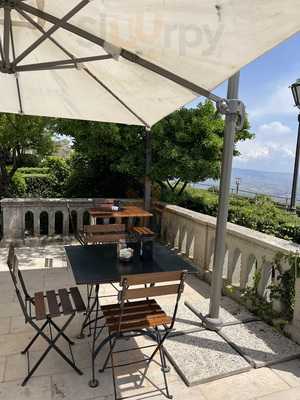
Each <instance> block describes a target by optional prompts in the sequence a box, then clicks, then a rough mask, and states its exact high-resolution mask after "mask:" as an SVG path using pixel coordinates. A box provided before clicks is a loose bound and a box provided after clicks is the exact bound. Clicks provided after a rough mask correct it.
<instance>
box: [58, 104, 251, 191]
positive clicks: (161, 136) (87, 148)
mask: <svg viewBox="0 0 300 400" xmlns="http://www.w3.org/2000/svg"><path fill="white" fill-rule="evenodd" d="M54 129H55V131H56V132H57V133H59V134H62V135H70V136H72V137H73V138H74V149H75V151H76V153H77V154H78V155H79V158H80V159H81V161H82V160H84V163H81V167H80V168H81V169H82V166H83V165H84V164H85V167H86V168H87V169H89V171H90V172H89V174H88V175H89V176H90V177H91V176H92V175H94V176H95V178H96V179H98V182H99V180H100V175H101V174H102V175H103V176H104V175H105V174H106V175H107V174H113V173H119V174H124V175H127V176H132V177H138V178H139V179H142V178H143V176H144V172H145V151H144V133H145V130H144V128H142V127H130V126H125V125H116V124H102V123H98V122H89V121H76V120H56V121H55V126H54ZM249 129H250V126H249V123H248V120H246V122H245V125H244V128H243V130H242V131H240V132H238V133H237V134H236V143H237V142H238V141H240V140H246V139H251V138H252V137H253V134H252V133H250V131H249ZM223 137H224V119H223V118H222V116H221V115H220V114H219V113H218V112H217V111H216V108H215V107H214V105H213V103H212V102H210V101H206V102H204V103H203V104H201V103H200V104H199V105H198V107H196V108H193V109H186V108H183V109H181V110H179V111H176V112H174V113H172V114H171V115H170V116H168V117H166V118H164V119H163V120H162V121H160V122H159V123H157V124H156V125H155V126H154V127H153V128H152V168H151V176H152V179H153V181H155V182H157V183H159V184H160V185H161V186H162V187H165V186H166V185H167V186H168V187H169V188H170V189H171V190H172V191H175V189H177V188H178V187H180V191H181V192H182V191H183V190H184V189H185V187H186V185H187V184H188V183H191V182H199V181H203V180H205V179H208V178H214V179H217V178H218V177H219V175H220V161H221V156H222V148H223ZM237 154H238V152H237V150H235V155H237ZM95 168H96V170H97V173H95V174H93V173H92V172H91V170H94V171H95ZM81 174H82V172H80V175H81ZM92 180H93V179H92Z"/></svg>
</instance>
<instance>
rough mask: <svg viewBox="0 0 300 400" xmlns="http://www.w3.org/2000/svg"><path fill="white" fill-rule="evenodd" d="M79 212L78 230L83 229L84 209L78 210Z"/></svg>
mask: <svg viewBox="0 0 300 400" xmlns="http://www.w3.org/2000/svg"><path fill="white" fill-rule="evenodd" d="M76 212H77V230H78V231H83V213H84V211H83V210H76Z"/></svg>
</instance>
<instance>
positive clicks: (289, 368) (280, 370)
mask: <svg viewBox="0 0 300 400" xmlns="http://www.w3.org/2000/svg"><path fill="white" fill-rule="evenodd" d="M271 369H272V371H274V372H275V373H276V374H277V375H279V376H280V378H281V379H283V380H284V381H285V382H286V383H287V384H289V385H290V386H292V387H296V386H300V359H299V358H298V359H296V360H292V361H287V362H284V363H280V364H275V365H272V367H271Z"/></svg>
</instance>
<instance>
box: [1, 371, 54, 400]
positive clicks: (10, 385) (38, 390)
mask: <svg viewBox="0 0 300 400" xmlns="http://www.w3.org/2000/svg"><path fill="white" fill-rule="evenodd" d="M21 382H22V381H17V382H4V383H1V384H0V399H1V400H2V399H3V400H51V383H50V377H40V378H32V379H31V380H30V381H29V383H28V384H27V385H26V386H24V387H22V386H21Z"/></svg>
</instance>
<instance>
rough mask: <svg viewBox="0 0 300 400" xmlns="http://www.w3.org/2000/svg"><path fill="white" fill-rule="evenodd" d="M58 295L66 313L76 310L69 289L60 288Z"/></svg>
mask: <svg viewBox="0 0 300 400" xmlns="http://www.w3.org/2000/svg"><path fill="white" fill-rule="evenodd" d="M58 295H59V298H60V302H61V306H62V310H63V313H64V315H69V314H72V313H73V312H74V310H73V306H72V303H71V300H70V297H69V294H68V291H67V289H59V290H58Z"/></svg>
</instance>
